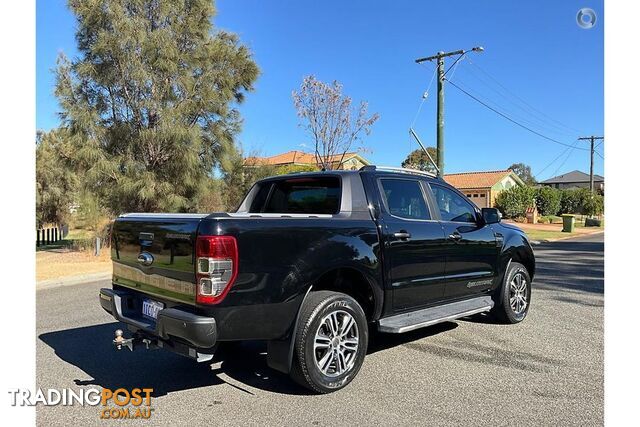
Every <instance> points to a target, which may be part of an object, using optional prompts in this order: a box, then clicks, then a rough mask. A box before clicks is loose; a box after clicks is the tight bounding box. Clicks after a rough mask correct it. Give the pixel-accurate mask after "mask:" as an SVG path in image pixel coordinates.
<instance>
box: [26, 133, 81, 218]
mask: <svg viewBox="0 0 640 427" xmlns="http://www.w3.org/2000/svg"><path fill="white" fill-rule="evenodd" d="M68 156H69V147H68V132H66V130H64V129H56V130H52V131H50V132H46V133H45V132H39V133H38V136H37V142H36V219H37V221H38V222H39V223H40V224H45V223H55V224H63V223H65V221H66V219H67V218H68V216H69V208H70V207H71V205H72V204H73V202H74V201H75V198H76V191H77V188H78V181H79V180H78V176H77V175H76V173H75V172H74V171H73V170H71V169H70V168H69V167H68V165H67V164H66V161H67V158H68Z"/></svg>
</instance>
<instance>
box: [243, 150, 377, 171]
mask: <svg viewBox="0 0 640 427" xmlns="http://www.w3.org/2000/svg"><path fill="white" fill-rule="evenodd" d="M330 161H331V163H332V168H333V169H345V170H358V169H360V168H361V167H362V166H366V165H368V164H370V163H369V161H368V160H367V159H365V158H364V157H362V156H361V155H360V154H358V153H345V154H344V156H343V155H342V154H336V155H334V156H331V158H330ZM338 163H340V164H338ZM244 164H245V166H249V167H251V166H263V165H270V166H290V165H300V166H309V165H311V166H316V167H318V168H320V166H319V165H318V160H317V159H316V156H315V155H314V154H310V153H305V152H303V151H297V150H294V151H287V152H286V153H282V154H276V155H275V156H270V157H247V158H246V159H245V161H244Z"/></svg>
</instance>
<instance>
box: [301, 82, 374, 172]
mask: <svg viewBox="0 0 640 427" xmlns="http://www.w3.org/2000/svg"><path fill="white" fill-rule="evenodd" d="M292 96H293V104H294V106H295V108H296V110H297V113H298V117H299V118H300V119H301V120H302V123H301V124H300V125H301V126H302V127H304V129H305V130H306V131H307V132H309V133H310V134H311V136H312V138H313V142H314V144H315V154H316V160H317V162H318V164H319V165H321V166H322V167H324V168H326V169H332V168H333V167H334V166H335V167H336V168H339V167H340V166H341V164H342V160H343V158H344V155H345V153H347V152H348V151H349V150H351V149H354V148H355V147H357V148H359V149H362V148H364V147H363V146H362V139H361V135H362V134H363V133H364V134H365V135H369V133H370V132H371V126H372V125H373V124H374V123H375V122H376V120H378V118H379V117H380V116H379V115H378V113H374V114H372V115H370V116H368V115H367V103H366V102H364V101H363V102H361V103H360V105H359V107H357V108H353V107H352V105H351V104H352V100H351V98H350V97H348V96H346V95H343V94H342V85H341V84H340V83H339V82H338V81H336V80H334V81H333V83H332V84H327V83H324V82H321V81H319V80H317V79H316V78H315V77H314V76H307V77H305V78H304V79H303V81H302V85H301V86H300V91H298V92H296V91H293V92H292Z"/></svg>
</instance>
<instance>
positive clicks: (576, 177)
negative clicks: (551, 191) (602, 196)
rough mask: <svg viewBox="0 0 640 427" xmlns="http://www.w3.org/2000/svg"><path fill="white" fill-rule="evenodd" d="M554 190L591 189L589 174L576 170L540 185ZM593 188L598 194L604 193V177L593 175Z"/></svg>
mask: <svg viewBox="0 0 640 427" xmlns="http://www.w3.org/2000/svg"><path fill="white" fill-rule="evenodd" d="M540 185H546V186H548V187H553V188H560V189H563V188H589V174H588V173H584V172H580V171H578V170H575V171H573V172H568V173H565V174H563V175H558V176H554V177H553V178H549V179H546V180H544V181H542V182H541V183H540ZM593 188H594V189H595V190H596V191H598V192H601V193H602V192H604V177H603V176H600V175H595V174H594V175H593Z"/></svg>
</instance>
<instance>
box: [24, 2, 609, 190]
mask: <svg viewBox="0 0 640 427" xmlns="http://www.w3.org/2000/svg"><path fill="white" fill-rule="evenodd" d="M216 5H217V10H218V14H217V16H216V17H215V18H214V25H215V27H218V28H223V29H225V30H229V31H233V32H236V33H238V34H239V35H240V38H241V40H242V41H243V42H244V43H245V44H247V45H248V46H249V47H250V48H251V50H252V51H253V53H254V55H255V60H256V62H257V63H258V65H259V67H260V69H261V75H260V78H259V79H258V81H257V83H256V89H255V91H254V92H252V93H249V94H248V95H247V97H246V101H245V102H244V103H243V104H242V105H240V106H239V109H240V111H241V114H242V116H243V118H244V129H243V131H242V133H241V134H240V135H239V136H238V140H239V142H241V143H242V146H243V147H244V149H245V150H246V151H257V152H259V153H260V154H262V155H272V154H277V153H280V152H283V151H288V150H293V149H303V150H310V148H304V146H303V145H302V144H306V145H307V146H308V147H311V143H310V138H309V137H308V136H307V135H306V134H305V133H304V131H303V130H302V129H301V128H300V127H299V126H298V118H297V117H296V114H295V110H294V107H293V103H292V101H291V91H292V90H294V89H296V88H298V87H299V85H300V83H301V81H302V78H303V77H304V76H305V75H308V74H314V75H315V76H316V77H317V78H319V79H321V80H325V81H331V80H334V79H337V80H339V81H340V82H342V83H343V85H344V92H345V93H347V94H348V95H350V96H352V97H353V98H354V100H355V101H359V100H366V101H368V102H369V110H370V111H371V112H374V111H375V112H378V113H379V114H380V119H379V121H378V122H377V123H376V124H375V125H374V127H373V128H372V133H371V135H370V136H368V137H367V139H366V146H367V147H368V149H369V150H370V152H368V153H366V154H365V157H367V158H369V159H370V160H371V161H372V162H374V163H377V164H384V165H399V164H400V163H401V162H402V160H403V159H404V158H405V157H406V155H407V153H408V152H409V150H411V149H415V148H417V145H416V144H415V143H411V141H410V139H409V136H408V128H409V126H410V124H411V123H412V122H413V121H414V118H415V117H416V112H417V110H418V107H419V105H420V103H421V100H422V94H423V93H424V92H425V90H426V89H427V86H428V84H429V80H430V79H431V76H432V73H433V65H431V64H429V63H427V64H425V65H417V64H415V63H414V59H415V58H418V57H422V56H428V55H432V54H434V53H435V52H437V51H439V50H444V51H450V50H456V49H460V48H470V47H473V46H476V45H482V46H483V47H484V48H485V51H484V52H483V53H481V54H473V53H472V54H469V59H470V60H471V61H467V60H463V61H461V62H460V64H459V66H458V67H456V68H455V73H454V74H453V75H452V76H451V80H452V81H453V82H454V83H456V84H458V85H460V86H461V87H463V88H465V89H467V90H468V91H469V92H471V93H473V94H474V95H476V96H477V97H478V98H480V99H482V100H483V101H485V102H487V103H489V104H490V105H492V106H494V107H495V108H498V109H499V110H501V111H503V112H504V113H506V114H508V115H509V116H511V117H513V118H514V119H515V120H517V121H519V122H521V123H522V124H524V125H526V126H528V127H530V128H532V129H534V130H536V131H537V132H539V133H542V134H544V135H546V136H548V137H550V138H553V139H556V140H558V141H560V142H563V143H566V144H570V145H573V144H574V141H575V139H576V137H578V136H584V135H591V134H596V135H602V134H603V131H604V124H603V123H604V100H603V98H604V76H603V74H604V65H603V58H604V56H603V55H604V40H603V34H604V31H603V29H604V28H603V27H604V19H603V18H604V10H603V2H602V1H588V0H583V1H571V0H563V1H551V0H545V1H537V2H529V3H527V4H525V3H524V2H514V1H506V0H503V1H491V2H478V1H459V2H435V1H432V2H427V1H417V0H414V1H395V2H383V1H374V0H369V1H334V0H330V1H329V0H325V1H323V2H310V1H308V2H303V1H258V0H219V1H217V2H216ZM36 7H37V10H36V12H37V18H36V28H37V34H36V63H37V65H36V67H37V85H36V90H37V95H36V97H37V99H36V114H37V117H36V124H37V127H38V128H39V129H45V130H46V129H51V128H53V127H56V126H57V125H58V119H57V115H56V112H57V111H59V106H58V105H57V102H56V99H55V97H54V96H53V85H54V76H53V73H52V71H51V70H52V69H53V68H54V67H55V60H56V56H57V55H58V53H59V52H64V53H65V54H67V55H68V56H71V57H73V56H75V55H77V50H76V49H75V40H74V32H75V21H74V18H73V16H72V15H71V13H70V12H69V11H68V9H67V7H66V2H65V1H63V0H38V1H37V6H36ZM583 7H590V8H592V9H593V10H594V11H595V12H596V15H597V23H596V26H595V27H594V28H591V29H588V30H585V29H582V28H580V27H579V26H578V25H577V23H576V14H577V12H578V10H579V9H581V8H583ZM450 63H451V62H450ZM452 71H453V70H452ZM505 88H506V91H505ZM445 93H446V102H445V106H446V130H445V140H446V155H445V162H446V171H447V172H461V171H475V170H489V169H502V168H506V167H507V166H509V165H510V164H512V163H514V162H524V163H527V164H529V165H531V167H532V169H533V172H534V174H539V175H538V176H537V178H538V179H545V178H548V177H551V176H553V175H554V173H556V172H557V173H558V174H559V173H563V172H568V171H571V170H574V169H579V170H582V171H584V172H588V171H589V153H588V151H584V150H579V149H572V150H567V151H566V152H565V149H566V147H564V146H562V145H559V144H556V143H553V142H551V141H548V140H545V139H543V138H541V137H539V136H536V135H534V134H532V133H530V132H528V131H526V130H524V129H522V128H520V127H518V126H516V125H514V124H513V123H510V122H509V121H507V120H505V119H504V118H502V117H500V116H498V115H497V114H496V113H494V112H492V111H490V110H488V109H486V108H485V107H483V106H481V105H480V104H478V103H477V102H475V101H474V100H472V99H470V98H469V97H467V96H466V95H464V94H462V93H461V92H459V91H458V90H457V89H456V88H455V87H452V86H451V85H448V86H447V87H446V90H445ZM435 94H436V91H435V83H434V84H433V85H432V86H431V89H430V91H429V96H428V97H427V99H426V100H425V101H424V103H423V106H422V109H421V111H420V114H419V115H418V116H417V120H416V121H415V126H414V128H415V129H416V130H417V132H418V134H419V135H420V136H421V138H422V140H423V142H425V143H426V144H427V145H435V101H436V97H435ZM522 101H525V102H526V104H523V103H522ZM540 112H542V113H543V114H541V113H540ZM604 145H606V144H603V145H602V146H600V147H598V151H599V152H600V153H603V151H604ZM587 146H588V144H587V143H586V142H579V143H577V145H576V147H581V148H587ZM562 152H565V154H564V155H563V156H561V157H560V158H558V156H559V155H560V154H561V153H562ZM556 158H558V160H556V161H555V163H553V164H551V165H550V166H548V165H549V164H550V163H551V162H552V161H553V160H554V159H556ZM545 167H547V168H546V169H545V170H543V169H544V168H545ZM595 172H596V173H598V174H601V175H603V174H604V170H603V160H602V159H601V158H600V157H599V156H598V155H596V156H595Z"/></svg>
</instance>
